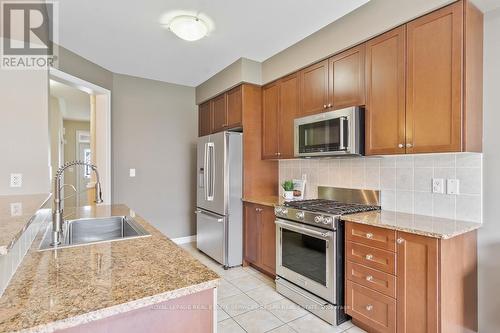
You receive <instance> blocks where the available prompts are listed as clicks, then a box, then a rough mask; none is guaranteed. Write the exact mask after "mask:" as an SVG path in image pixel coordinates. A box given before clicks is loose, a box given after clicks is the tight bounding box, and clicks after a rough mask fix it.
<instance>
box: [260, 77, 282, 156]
mask: <svg viewBox="0 0 500 333" xmlns="http://www.w3.org/2000/svg"><path fill="white" fill-rule="evenodd" d="M279 109H280V85H279V84H278V82H274V83H271V84H268V85H266V86H265V87H263V88H262V158H263V159H275V158H278V153H279V132H278V125H279V121H280V120H279Z"/></svg>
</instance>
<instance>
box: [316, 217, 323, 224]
mask: <svg viewBox="0 0 500 333" xmlns="http://www.w3.org/2000/svg"><path fill="white" fill-rule="evenodd" d="M314 222H316V223H321V222H323V216H320V215H319V216H316V217H315V218H314Z"/></svg>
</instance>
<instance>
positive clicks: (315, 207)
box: [285, 199, 380, 215]
mask: <svg viewBox="0 0 500 333" xmlns="http://www.w3.org/2000/svg"><path fill="white" fill-rule="evenodd" d="M285 206H286V207H290V208H296V209H301V210H307V211H311V212H319V213H327V214H332V215H343V214H352V213H360V212H367V211H372V210H379V209H380V207H379V206H372V205H363V204H355V203H343V202H339V201H334V200H325V199H311V200H301V201H290V202H287V203H285Z"/></svg>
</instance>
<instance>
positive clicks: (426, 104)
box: [406, 1, 464, 153]
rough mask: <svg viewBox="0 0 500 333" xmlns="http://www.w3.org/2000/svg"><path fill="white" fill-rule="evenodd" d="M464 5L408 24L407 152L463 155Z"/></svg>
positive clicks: (445, 8) (443, 9)
mask: <svg viewBox="0 0 500 333" xmlns="http://www.w3.org/2000/svg"><path fill="white" fill-rule="evenodd" d="M463 15H464V14H463V3H462V2H461V1H459V2H457V3H455V4H453V5H450V6H447V7H444V8H442V9H440V10H437V11H435V12H433V13H430V14H428V15H425V16H423V17H421V18H418V19H416V20H414V21H412V22H410V23H408V24H407V43H408V59H407V76H408V77H407V92H406V96H407V97H406V98H407V103H406V138H407V142H406V143H407V152H408V153H428V152H429V153H430V152H450V151H461V150H462V136H461V134H462V102H463V96H462V88H463V85H462V84H463V80H462V73H463Z"/></svg>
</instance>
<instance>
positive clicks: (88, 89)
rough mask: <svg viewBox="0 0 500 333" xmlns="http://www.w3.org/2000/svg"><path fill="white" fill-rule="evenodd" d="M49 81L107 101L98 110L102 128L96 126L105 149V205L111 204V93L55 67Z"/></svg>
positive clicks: (101, 168)
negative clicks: (52, 80) (53, 80)
mask: <svg viewBox="0 0 500 333" xmlns="http://www.w3.org/2000/svg"><path fill="white" fill-rule="evenodd" d="M49 79H55V80H56V81H58V82H61V83H64V84H67V85H69V86H71V87H74V88H76V89H78V90H81V91H83V92H85V93H87V94H89V95H96V97H101V96H102V97H103V98H105V100H106V102H105V103H104V105H105V107H104V108H102V109H99V108H97V109H96V118H98V119H99V122H100V123H102V126H101V125H99V126H96V140H97V143H96V146H98V147H99V148H101V149H102V148H103V149H104V158H103V160H104V161H103V162H102V163H100V164H101V165H99V176H100V179H101V184H102V188H103V191H102V194H103V201H104V202H103V203H104V204H111V199H112V197H111V192H112V187H111V186H112V185H111V184H112V171H111V91H110V90H108V89H106V88H103V87H101V86H98V85H96V84H93V83H90V82H88V81H85V80H82V79H80V78H78V77H76V76H73V75H71V74H68V73H65V72H63V71H61V70H59V69H56V68H53V67H50V69H49ZM97 114H98V115H97ZM98 155H100V154H96V157H97V156H98ZM102 164H104V165H102Z"/></svg>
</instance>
